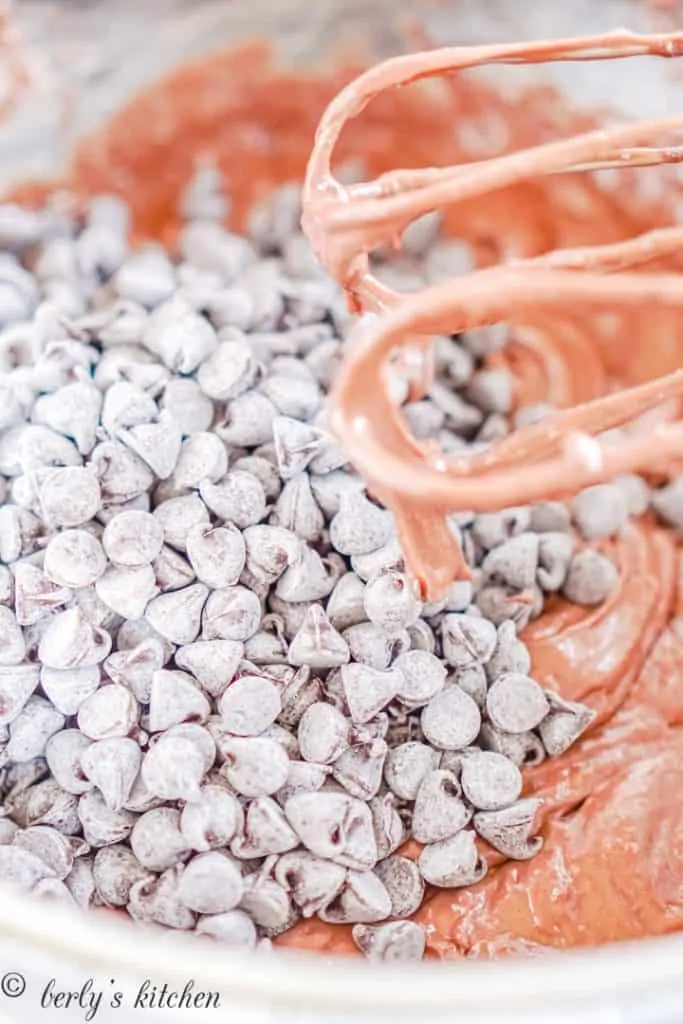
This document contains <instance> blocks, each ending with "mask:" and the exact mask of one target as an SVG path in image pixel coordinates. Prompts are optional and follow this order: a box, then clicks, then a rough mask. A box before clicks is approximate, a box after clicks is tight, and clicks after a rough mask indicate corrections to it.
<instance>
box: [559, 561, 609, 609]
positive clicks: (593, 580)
mask: <svg viewBox="0 0 683 1024" xmlns="http://www.w3.org/2000/svg"><path fill="white" fill-rule="evenodd" d="M618 582H619V572H618V570H617V568H616V566H615V565H614V563H613V562H611V561H610V560H609V559H608V558H606V557H605V555H601V554H600V553H599V552H598V551H592V550H591V549H590V548H586V550H584V551H580V552H579V553H578V554H576V555H574V557H573V558H572V560H571V562H570V564H569V571H568V573H567V576H566V579H565V581H564V586H563V588H562V593H563V595H564V596H565V597H566V598H567V599H568V600H569V601H573V602H574V603H575V604H581V605H586V606H587V607H589V608H590V607H593V606H595V605H598V604H602V602H603V601H606V600H607V598H608V597H609V596H610V595H611V594H612V593H613V592H614V591H615V589H616V587H617V584H618Z"/></svg>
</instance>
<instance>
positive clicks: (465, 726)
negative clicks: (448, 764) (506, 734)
mask: <svg viewBox="0 0 683 1024" xmlns="http://www.w3.org/2000/svg"><path fill="white" fill-rule="evenodd" d="M420 724H421V726H422V731H423V732H424V735H425V737H426V739H427V740H428V741H429V743H431V744H433V745H434V746H435V747H438V748H439V749H440V750H461V749H462V748H463V747H467V746H469V744H470V743H472V742H473V740H474V739H476V737H477V735H478V733H479V728H480V726H481V713H480V711H479V708H478V707H477V705H476V704H475V702H474V701H473V700H472V698H471V697H469V696H468V695H467V694H466V693H465V692H464V690H461V689H460V688H459V687H458V686H456V685H455V684H451V685H449V686H447V687H446V688H445V689H443V690H441V692H440V693H437V695H436V696H435V697H433V698H432V700H431V701H430V702H429V703H428V704H427V705H426V706H425V708H424V710H423V711H422V714H421V716H420Z"/></svg>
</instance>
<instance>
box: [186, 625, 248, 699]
mask: <svg viewBox="0 0 683 1024" xmlns="http://www.w3.org/2000/svg"><path fill="white" fill-rule="evenodd" d="M243 654H244V644H243V643H242V642H241V641H239V640H222V639H215V640H197V641H195V643H192V644H187V645H185V646H183V647H179V648H178V650H177V651H176V653H175V663H176V665H177V666H178V668H181V669H185V670H186V671H188V672H190V673H191V674H192V675H193V676H194V677H195V679H197V681H198V682H199V683H200V684H201V686H202V688H203V689H204V690H205V691H206V692H207V693H208V694H209V695H210V696H211V697H214V698H217V697H220V696H221V694H222V693H223V692H224V691H225V689H226V688H227V687H228V686H229V684H230V683H231V682H232V680H233V679H234V678H235V674H236V672H237V669H238V666H239V663H240V661H241V660H242V656H243Z"/></svg>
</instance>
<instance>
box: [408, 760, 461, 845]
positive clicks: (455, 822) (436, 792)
mask: <svg viewBox="0 0 683 1024" xmlns="http://www.w3.org/2000/svg"><path fill="white" fill-rule="evenodd" d="M471 817H472V811H471V809H470V808H469V807H468V806H467V804H466V803H465V801H464V800H463V799H462V790H461V788H460V784H459V782H458V780H457V778H456V777H455V775H453V774H452V773H451V772H447V771H443V770H435V771H431V772H428V773H427V774H426V775H425V776H424V778H423V779H422V782H421V783H420V786H419V789H418V791H417V794H416V796H415V807H414V809H413V818H412V833H413V837H414V838H415V839H417V841H418V842H420V843H436V842H440V841H441V840H442V839H448V837H449V836H452V835H454V834H455V833H456V832H459V831H460V829H462V828H464V827H465V826H466V825H467V824H468V823H469V821H470V819H471Z"/></svg>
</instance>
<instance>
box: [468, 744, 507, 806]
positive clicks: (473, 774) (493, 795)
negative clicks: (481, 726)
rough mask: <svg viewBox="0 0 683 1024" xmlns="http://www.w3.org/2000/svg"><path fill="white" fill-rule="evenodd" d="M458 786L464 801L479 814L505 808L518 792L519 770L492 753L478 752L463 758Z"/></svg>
mask: <svg viewBox="0 0 683 1024" xmlns="http://www.w3.org/2000/svg"><path fill="white" fill-rule="evenodd" d="M460 783H461V786H462V791H463V794H464V796H465V797H466V798H467V800H469V802H470V803H471V804H472V805H473V806H474V807H476V808H478V809H479V810H482V811H497V810H501V809H502V808H503V807H508V806H509V805H510V804H513V803H514V802H515V800H517V799H518V798H519V795H520V793H521V792H522V774H521V772H520V770H519V768H518V767H517V766H516V765H515V764H514V763H513V762H512V761H511V760H510V759H509V758H507V757H504V756H503V754H499V753H495V752H494V751H484V750H482V751H481V752H480V753H473V754H472V756H471V757H467V758H465V760H464V761H463V765H462V772H461V775H460Z"/></svg>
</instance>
